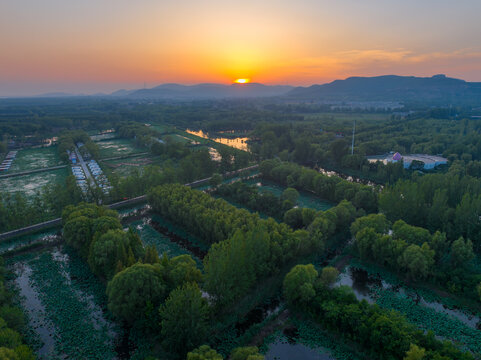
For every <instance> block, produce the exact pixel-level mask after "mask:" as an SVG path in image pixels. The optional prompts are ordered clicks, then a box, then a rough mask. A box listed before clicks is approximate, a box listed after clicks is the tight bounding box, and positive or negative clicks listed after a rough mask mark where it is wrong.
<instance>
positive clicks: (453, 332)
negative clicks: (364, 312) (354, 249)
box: [335, 266, 481, 353]
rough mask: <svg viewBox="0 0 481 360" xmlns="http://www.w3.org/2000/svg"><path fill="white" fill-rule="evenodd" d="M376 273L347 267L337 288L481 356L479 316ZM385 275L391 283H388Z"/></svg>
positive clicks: (390, 276) (433, 295) (340, 277)
mask: <svg viewBox="0 0 481 360" xmlns="http://www.w3.org/2000/svg"><path fill="white" fill-rule="evenodd" d="M373 271H374V270H372V269H371V270H369V272H368V271H367V270H366V269H362V268H357V267H354V266H347V267H346V269H345V271H344V272H343V273H342V274H340V276H339V278H338V281H337V283H336V284H335V286H340V285H346V286H349V287H350V288H351V289H352V290H353V292H354V295H355V296H356V298H357V299H358V300H363V299H364V300H366V301H367V302H369V303H371V304H373V303H376V304H377V305H379V306H381V307H383V308H385V309H387V310H392V309H393V310H396V311H398V312H400V313H401V314H403V315H404V316H405V317H406V319H407V320H408V321H409V322H411V323H412V324H415V325H416V326H418V327H419V328H420V329H422V330H424V331H427V330H432V331H434V334H435V335H436V336H437V337H439V338H443V339H447V340H452V341H453V342H455V343H458V344H463V345H464V346H466V348H467V349H469V350H471V351H473V352H475V353H481V332H480V331H479V328H480V317H479V315H475V314H472V313H470V312H468V311H465V310H463V309H459V308H456V307H454V306H452V304H451V303H452V300H451V299H449V298H446V299H445V298H440V297H439V296H437V295H435V294H431V293H430V292H429V291H427V290H418V289H413V288H411V287H408V286H405V285H404V284H403V283H402V282H399V281H397V280H395V278H393V277H392V275H390V274H389V273H383V272H382V271H381V272H380V274H382V275H379V274H376V273H375V272H373ZM381 276H383V277H384V278H389V280H388V281H385V280H383V279H382V277H381ZM391 282H392V283H391ZM447 304H449V306H448V305H447Z"/></svg>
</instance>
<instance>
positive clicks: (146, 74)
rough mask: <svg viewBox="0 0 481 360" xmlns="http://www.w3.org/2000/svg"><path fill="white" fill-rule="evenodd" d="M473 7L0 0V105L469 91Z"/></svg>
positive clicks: (289, 0)
mask: <svg viewBox="0 0 481 360" xmlns="http://www.w3.org/2000/svg"><path fill="white" fill-rule="evenodd" d="M480 14H481V1H480V0H456V1H454V0H402V1H401V0H363V1H360V0H337V1H333V0H295V1H294V0H285V1H284V0H278V1H271V0H262V1H260V0H256V1H250V0H242V1H239V0H237V1H229V0H196V1H194V0H136V1H132V0H78V1H69V0H41V1H40V0H2V1H0V96H10V95H32V94H39V93H45V92H53V91H66V92H74V93H81V92H82V93H95V92H110V91H113V90H116V89H120V88H128V89H130V88H139V87H143V86H144V82H145V83H146V85H147V87H153V86H156V85H159V84H161V83H166V82H176V83H182V84H195V83H201V82H218V83H225V84H229V83H231V82H232V81H234V80H235V79H236V78H250V79H252V81H255V82H261V83H265V84H289V85H310V84H314V83H325V82H328V81H331V80H334V79H338V78H346V77H349V76H373V75H383V74H399V75H416V76H431V75H433V74H437V73H444V74H447V75H448V76H452V77H458V78H462V79H465V80H468V81H481V21H480V20H479V16H480Z"/></svg>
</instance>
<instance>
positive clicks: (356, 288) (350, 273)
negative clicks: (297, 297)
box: [334, 266, 383, 304]
mask: <svg viewBox="0 0 481 360" xmlns="http://www.w3.org/2000/svg"><path fill="white" fill-rule="evenodd" d="M334 286H349V287H350V288H351V289H352V291H353V292H354V295H356V298H357V299H358V300H359V301H361V300H366V301H367V302H368V303H370V304H373V303H375V299H374V297H373V296H372V291H373V289H374V287H376V286H377V287H379V286H381V287H382V286H383V282H382V281H381V279H379V278H377V277H375V276H372V275H369V274H368V272H367V271H366V270H363V269H358V268H354V267H351V266H347V267H346V268H345V270H344V272H342V273H341V274H339V277H338V280H337V282H336V283H335V284H334Z"/></svg>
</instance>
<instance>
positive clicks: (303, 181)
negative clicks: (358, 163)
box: [259, 160, 378, 213]
mask: <svg viewBox="0 0 481 360" xmlns="http://www.w3.org/2000/svg"><path fill="white" fill-rule="evenodd" d="M259 170H260V172H261V175H262V177H264V178H266V179H269V180H272V181H275V182H278V183H280V184H282V185H286V186H289V187H294V188H298V189H302V190H306V191H310V192H312V193H314V194H316V195H318V196H319V197H320V198H322V199H326V200H329V201H332V202H336V203H338V202H340V201H341V200H347V201H350V202H351V203H352V204H353V205H354V206H355V207H356V208H357V209H363V210H364V211H365V212H366V213H372V212H376V211H377V206H378V204H377V201H378V200H377V198H378V194H377V192H376V190H375V189H374V188H372V187H370V186H367V185H362V184H358V183H354V182H350V181H347V180H344V179H342V178H340V177H338V176H327V175H324V174H321V173H319V172H318V171H316V170H313V169H309V168H306V167H303V166H300V165H297V164H295V163H289V162H282V161H279V160H265V161H263V162H262V163H261V164H260V165H259Z"/></svg>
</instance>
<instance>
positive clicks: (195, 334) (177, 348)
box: [159, 283, 209, 354]
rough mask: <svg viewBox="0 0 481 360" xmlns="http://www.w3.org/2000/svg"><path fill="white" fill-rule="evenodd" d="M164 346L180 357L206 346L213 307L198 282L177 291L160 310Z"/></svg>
mask: <svg viewBox="0 0 481 360" xmlns="http://www.w3.org/2000/svg"><path fill="white" fill-rule="evenodd" d="M159 313H160V318H161V325H162V332H161V333H162V337H163V345H164V347H165V349H168V350H169V351H172V352H174V353H177V354H185V353H186V351H187V349H192V348H194V347H196V346H199V345H200V344H202V343H203V342H204V340H205V338H206V336H207V333H208V330H209V324H208V318H209V305H208V304H207V300H206V299H204V298H203V297H202V293H201V292H200V289H199V287H198V286H197V284H195V283H187V284H184V285H183V286H182V287H179V288H177V289H175V290H173V291H172V292H171V293H170V295H169V297H168V298H167V300H166V301H165V304H164V305H162V306H161V307H160V309H159Z"/></svg>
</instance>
